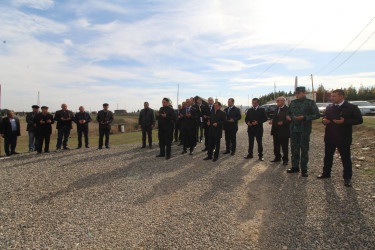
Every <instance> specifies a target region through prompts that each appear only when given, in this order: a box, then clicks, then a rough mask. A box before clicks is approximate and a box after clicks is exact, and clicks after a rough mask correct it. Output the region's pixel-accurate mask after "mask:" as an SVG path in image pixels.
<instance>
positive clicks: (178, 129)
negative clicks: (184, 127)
mask: <svg viewBox="0 0 375 250" xmlns="http://www.w3.org/2000/svg"><path fill="white" fill-rule="evenodd" d="M174 140H175V141H181V122H180V121H178V120H177V121H176V122H175V126H174Z"/></svg>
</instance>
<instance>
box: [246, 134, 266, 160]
mask: <svg viewBox="0 0 375 250" xmlns="http://www.w3.org/2000/svg"><path fill="white" fill-rule="evenodd" d="M247 135H248V136H249V151H248V153H249V155H253V150H254V138H255V139H256V140H257V144H258V156H259V157H263V143H262V138H263V133H252V132H248V133H247Z"/></svg>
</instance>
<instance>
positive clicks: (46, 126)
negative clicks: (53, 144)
mask: <svg viewBox="0 0 375 250" xmlns="http://www.w3.org/2000/svg"><path fill="white" fill-rule="evenodd" d="M48 120H51V123H43V124H42V123H40V121H45V122H46V121H48ZM54 122H55V121H54V120H53V116H52V115H51V114H50V113H47V114H46V115H43V113H39V114H37V115H36V116H35V117H34V123H35V125H36V126H35V131H36V132H37V133H38V134H43V135H50V134H51V133H52V124H53V123H54Z"/></svg>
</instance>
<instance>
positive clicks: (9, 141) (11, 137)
mask: <svg viewBox="0 0 375 250" xmlns="http://www.w3.org/2000/svg"><path fill="white" fill-rule="evenodd" d="M16 146H17V133H16V132H14V133H13V132H12V133H10V134H6V136H5V138H4V151H5V154H6V155H10V154H11V153H14V152H15V150H16ZM9 149H10V150H9Z"/></svg>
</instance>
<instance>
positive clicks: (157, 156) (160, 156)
mask: <svg viewBox="0 0 375 250" xmlns="http://www.w3.org/2000/svg"><path fill="white" fill-rule="evenodd" d="M164 156H165V155H161V154H159V155H157V156H156V157H164Z"/></svg>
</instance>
